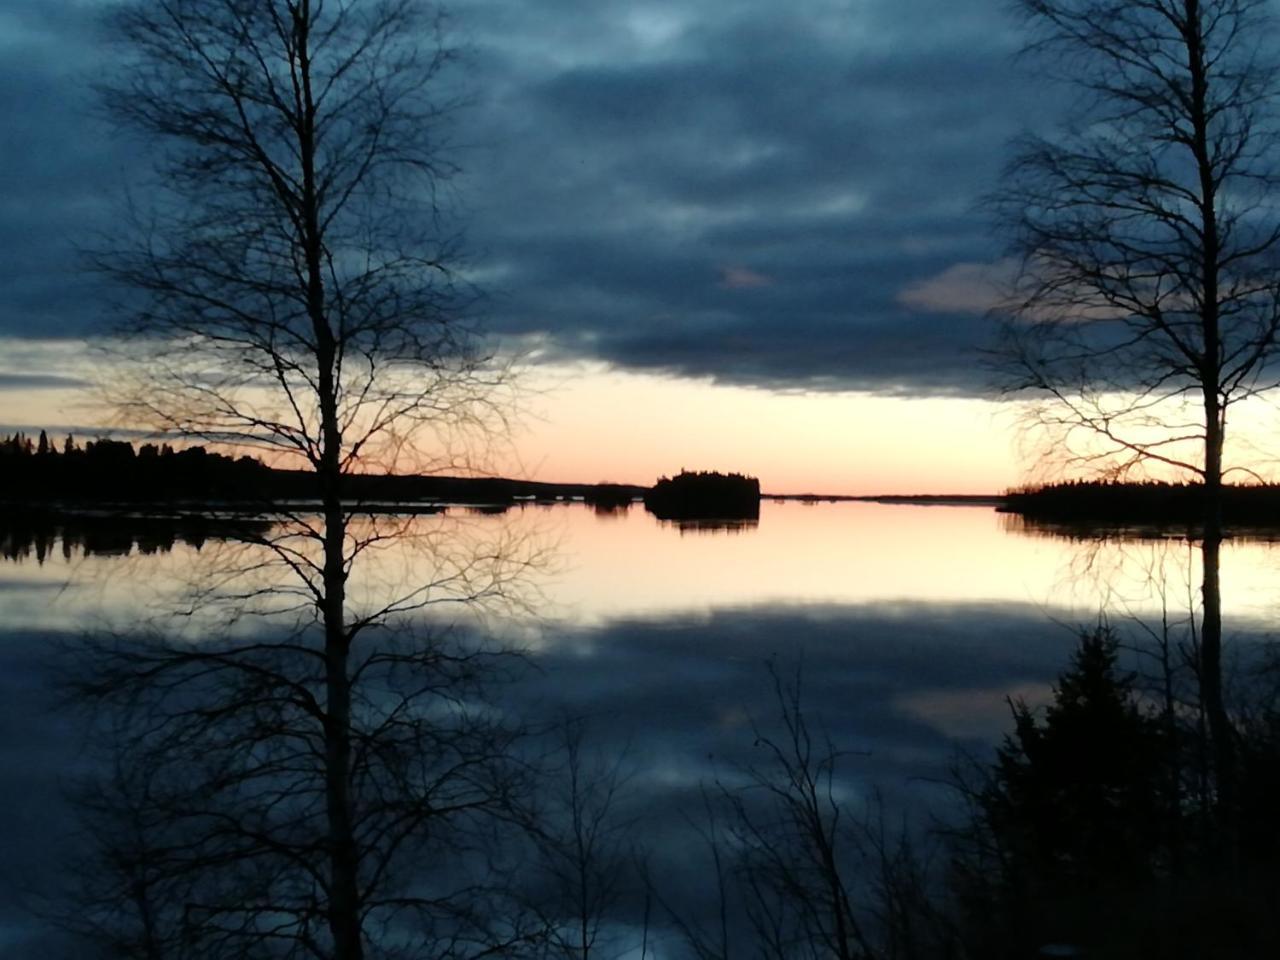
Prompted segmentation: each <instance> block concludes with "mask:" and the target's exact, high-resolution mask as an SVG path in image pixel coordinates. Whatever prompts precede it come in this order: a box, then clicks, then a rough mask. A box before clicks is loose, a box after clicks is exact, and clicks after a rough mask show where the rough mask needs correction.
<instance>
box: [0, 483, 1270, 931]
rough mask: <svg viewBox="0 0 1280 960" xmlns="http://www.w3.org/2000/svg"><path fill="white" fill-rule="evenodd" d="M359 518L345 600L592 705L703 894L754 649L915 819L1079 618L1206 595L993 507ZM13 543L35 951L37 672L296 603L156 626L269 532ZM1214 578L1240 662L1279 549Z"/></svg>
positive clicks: (1034, 688)
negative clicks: (400, 605)
mask: <svg viewBox="0 0 1280 960" xmlns="http://www.w3.org/2000/svg"><path fill="white" fill-rule="evenodd" d="M377 524H382V526H380V527H379V526H377ZM377 524H374V525H373V526H370V525H369V524H367V523H366V524H365V525H364V526H362V525H361V524H359V523H357V524H356V526H355V528H354V529H355V531H356V535H357V536H360V535H362V533H369V532H376V533H379V534H380V536H378V537H369V538H368V549H367V552H366V554H365V555H364V556H362V557H361V558H360V560H359V561H358V562H357V565H356V567H355V569H354V571H353V575H352V585H351V594H352V597H353V598H354V601H353V602H354V603H356V604H357V605H360V604H363V605H365V606H367V607H370V608H374V607H377V606H379V605H381V604H385V603H386V602H389V601H390V600H392V599H394V598H397V597H403V596H405V595H407V594H413V595H414V597H415V600H417V599H420V600H424V601H431V602H430V603H429V604H428V605H426V606H424V607H422V608H420V609H418V608H417V604H416V602H415V604H414V606H415V609H413V610H411V611H409V612H408V613H407V614H406V616H408V617H414V618H419V619H423V620H430V621H431V622H432V623H435V624H437V625H438V624H441V623H443V622H447V621H452V620H455V619H460V620H463V621H465V626H466V628H467V629H469V630H484V631H487V632H488V633H491V634H492V635H495V636H498V637H501V638H503V640H504V642H508V643H511V644H516V645H519V646H520V647H521V648H522V649H524V650H526V651H527V657H528V664H529V669H527V670H525V671H524V672H523V673H522V675H521V678H520V679H519V680H517V681H514V682H512V683H511V684H508V685H507V686H506V687H504V690H503V693H502V695H501V701H502V703H503V705H504V708H505V709H507V710H509V711H511V712H512V713H513V714H517V715H523V716H527V717H529V718H537V719H539V720H541V719H545V718H548V717H553V716H558V715H566V714H567V715H572V716H575V717H583V718H585V719H586V722H587V738H588V742H589V743H590V744H591V747H592V749H593V751H596V752H597V753H599V754H600V755H602V756H607V757H618V756H622V757H625V763H626V764H627V767H628V770H629V772H630V773H631V774H632V777H633V780H632V782H633V785H634V791H633V792H634V795H635V797H636V798H637V799H636V801H635V808H636V810H637V811H642V820H643V824H644V826H643V832H644V834H645V835H646V837H648V838H649V841H650V843H651V844H652V845H653V846H654V847H655V849H656V850H657V853H656V854H655V856H656V857H657V860H658V862H659V863H661V864H665V866H664V867H663V869H664V870H667V871H668V873H669V875H670V877H671V878H672V879H671V881H670V882H671V883H672V885H673V888H675V889H680V890H686V888H687V890H686V894H687V895H688V896H689V897H693V898H695V899H696V896H697V895H698V894H697V883H696V882H695V881H694V879H693V878H695V877H696V876H697V875H698V873H697V871H698V870H699V869H700V868H699V867H697V866H696V865H695V864H694V863H693V862H692V861H691V860H689V862H686V859H687V858H689V857H692V854H688V853H687V852H686V851H687V847H688V843H687V817H688V814H689V811H690V810H691V809H694V808H695V807H696V804H697V801H698V796H699V790H700V788H701V786H703V785H705V784H708V783H710V782H712V781H713V780H715V779H716V778H721V779H730V780H731V779H732V778H733V777H734V776H735V775H736V772H737V771H741V770H742V769H743V767H744V766H745V765H750V764H752V763H753V762H755V759H757V754H756V753H754V752H753V751H754V750H755V749H756V748H755V739H756V731H757V730H762V731H765V732H768V731H769V730H770V729H771V725H772V724H773V723H774V722H775V720H776V717H777V713H778V708H777V704H776V701H775V699H774V696H773V692H772V681H771V678H770V673H769V671H768V669H767V664H769V663H771V662H772V663H773V664H775V669H776V670H777V672H778V673H779V675H780V676H782V677H783V678H784V679H787V680H788V681H789V680H790V679H791V678H795V677H798V678H799V681H800V685H801V689H802V697H803V701H802V702H803V706H804V710H805V713H806V716H808V717H809V718H810V719H811V722H812V723H813V725H814V726H815V728H821V729H823V730H825V731H826V732H827V733H828V734H829V735H830V737H831V738H832V741H833V742H834V743H835V744H837V745H838V746H839V747H840V748H842V749H845V750H848V751H850V752H851V754H852V755H851V756H849V757H848V758H846V760H845V762H844V764H843V766H842V781H841V782H842V784H843V785H844V786H845V787H846V788H847V789H848V790H850V791H852V792H853V793H855V794H857V795H859V796H865V797H870V796H871V795H872V794H873V793H875V794H878V795H881V796H883V797H884V798H885V799H884V802H885V804H886V805H887V807H888V809H889V810H890V811H891V812H892V813H893V814H895V815H898V814H901V815H903V816H906V817H921V816H924V814H925V813H928V812H934V811H936V810H937V809H939V808H940V807H943V808H945V806H946V804H947V802H948V800H947V796H948V791H947V789H946V788H945V787H943V786H941V785H940V781H941V780H943V779H945V777H946V776H947V771H948V768H949V766H950V765H951V764H952V763H953V762H954V761H955V759H956V757H957V756H958V755H959V754H960V753H961V752H965V753H968V754H971V755H975V756H979V757H981V756H987V755H988V754H989V751H990V749H991V748H992V746H993V745H994V744H995V743H996V742H998V740H999V738H1000V736H1001V735H1002V733H1003V732H1005V731H1006V730H1008V729H1009V726H1010V722H1009V707H1008V704H1007V702H1006V701H1007V698H1009V697H1022V698H1025V699H1026V700H1028V701H1029V702H1031V703H1041V702H1044V701H1045V700H1046V698H1047V697H1048V696H1049V693H1050V685H1051V684H1052V682H1053V679H1054V677H1055V676H1056V674H1057V673H1058V672H1059V671H1060V670H1061V669H1062V667H1063V666H1064V664H1065V663H1066V661H1067V658H1068V657H1069V656H1070V654H1071V652H1072V650H1073V647H1074V643H1075V636H1076V628H1078V627H1079V626H1082V625H1090V624H1095V623H1097V622H1098V619H1099V617H1100V616H1103V615H1105V616H1106V617H1107V618H1108V619H1109V620H1110V622H1112V623H1113V624H1115V625H1117V627H1119V628H1120V629H1121V630H1122V631H1124V633H1125V635H1126V636H1127V637H1129V638H1130V639H1131V640H1132V641H1133V642H1134V643H1135V644H1137V643H1139V641H1141V640H1142V639H1143V637H1144V636H1147V635H1148V634H1147V631H1151V630H1155V631H1157V632H1159V631H1160V630H1161V624H1162V623H1164V622H1167V623H1169V624H1171V627H1170V629H1171V630H1172V631H1173V632H1174V634H1175V637H1177V636H1181V635H1182V634H1181V633H1179V631H1181V630H1182V629H1183V627H1182V621H1184V620H1185V618H1186V616H1187V613H1188V610H1189V609H1192V608H1193V607H1194V606H1195V603H1196V597H1197V594H1198V586H1197V584H1198V579H1199V573H1198V569H1197V555H1196V550H1195V549H1194V547H1193V545H1192V544H1189V543H1188V542H1187V541H1185V540H1181V539H1178V538H1167V539H1147V540H1139V539H1127V540H1119V539H1110V540H1105V539H1098V538H1088V537H1084V538H1081V537H1073V536H1068V535H1045V534H1044V533H1043V532H1036V531H1033V530H1028V529H1026V528H1025V527H1024V526H1023V525H1021V524H1020V523H1019V522H1018V521H1017V520H1016V519H1014V518H1011V517H1009V516H1006V515H1002V514H999V513H997V512H996V511H995V510H993V509H991V508H989V507H977V506H935V505H931V506H914V505H882V504H875V503H860V502H858V503H855V502H842V503H817V504H808V503H799V502H774V501H765V502H764V503H762V505H761V515H760V519H759V522H758V523H757V524H751V525H737V526H734V527H731V528H712V529H708V528H704V527H697V526H685V527H681V526H680V525H677V524H670V523H663V522H659V521H657V520H655V519H654V518H653V517H652V516H651V515H649V514H647V513H646V512H645V511H644V510H643V508H642V507H641V506H640V505H634V506H633V507H632V508H631V509H630V510H626V511H621V512H617V513H598V512H596V511H594V510H592V509H591V508H590V507H587V506H586V505H583V504H579V503H574V504H569V503H566V504H558V505H554V506H533V505H528V506H522V507H516V508H513V509H510V510H507V511H505V512H502V513H485V512H483V511H476V510H473V509H467V508H462V507H450V508H449V509H448V510H447V511H446V512H445V513H443V514H438V515H425V516H416V517H401V518H393V519H389V520H381V521H377ZM122 531H123V532H122ZM4 538H5V539H4V543H3V550H2V551H0V553H2V554H3V556H4V557H5V558H6V559H4V560H0V657H2V658H3V664H2V666H0V684H2V685H3V687H2V689H0V733H2V734H3V736H2V737H0V751H2V753H0V764H2V767H3V776H2V777H0V838H2V839H3V845H4V851H5V856H4V858H3V859H4V863H3V867H2V868H0V869H3V878H2V879H3V884H4V887H5V890H3V891H0V894H2V895H3V897H4V901H5V903H6V904H7V906H6V907H5V908H3V909H4V914H3V916H2V917H0V920H3V922H4V924H5V926H4V928H3V929H5V930H7V931H8V934H7V936H8V937H9V939H10V942H12V943H15V944H26V945H31V944H35V943H39V942H40V940H39V938H40V937H41V936H42V934H41V933H40V932H39V931H38V930H37V929H36V928H35V927H33V926H32V925H31V924H30V923H29V922H28V921H27V920H25V919H23V915H22V914H21V913H20V912H18V910H17V908H16V907H15V906H14V904H15V902H16V895H15V893H14V891H17V890H19V889H21V888H22V887H23V886H24V885H25V884H26V882H27V881H28V880H30V879H31V878H33V877H39V876H41V875H42V874H46V873H47V872H48V871H50V870H56V869H57V866H56V859H53V860H51V856H52V854H51V851H54V852H56V851H57V850H58V844H57V838H58V836H59V834H60V833H61V832H62V831H63V830H64V828H65V823H66V821H65V818H66V815H67V814H66V808H65V806H64V804H63V803H62V800H61V798H60V789H59V784H60V781H61V780H62V779H63V778H64V777H65V776H66V775H67V774H68V773H69V772H71V771H74V770H75V769H77V767H78V765H79V764H80V763H81V759H80V755H79V752H78V744H79V732H78V731H77V729H76V728H75V725H74V724H73V723H71V722H70V721H69V720H68V719H67V718H66V717H65V715H64V713H63V712H62V711H61V710H60V708H59V705H58V703H57V700H56V697H55V695H54V693H53V692H52V689H51V687H50V684H49V676H50V670H51V668H54V667H56V666H57V665H58V663H57V660H58V657H59V655H60V653H59V651H60V650H61V649H62V647H61V646H60V644H61V642H62V641H64V640H66V639H68V638H74V637H75V636H77V635H78V634H81V633H83V632H86V631H88V632H99V631H107V630H115V631H121V632H128V631H131V630H135V629H137V628H138V626H139V624H147V625H149V626H154V625H156V624H164V625H165V628H166V629H169V628H170V626H172V629H175V630H181V631H184V632H186V633H189V634H191V635H192V638H193V640H198V638H199V635H200V634H201V632H202V631H213V630H226V629H233V630H234V629H242V630H262V629H263V626H262V625H263V624H264V623H271V622H273V621H278V622H286V621H288V622H292V621H291V618H296V616H297V614H296V613H295V612H291V611H289V610H286V609H284V607H285V606H287V604H281V603H280V602H279V595H278V593H277V592H275V591H273V592H271V603H274V604H275V606H274V607H273V606H271V603H268V604H267V605H266V606H265V607H264V606H262V605H260V604H258V603H257V600H256V599H255V601H254V602H253V603H248V602H246V603H245V604H242V605H241V607H240V612H241V613H242V615H243V616H242V619H240V620H237V621H235V622H234V623H229V621H228V618H226V616H225V611H224V612H220V613H219V614H217V615H216V616H213V617H204V618H202V617H201V616H195V617H185V618H182V619H181V620H180V621H173V620H171V619H168V618H167V616H168V615H167V611H172V609H173V608H174V605H175V603H177V602H178V601H179V600H180V599H181V598H182V597H183V596H185V595H186V594H185V591H188V590H189V589H191V588H192V587H193V586H195V587H199V588H202V589H203V588H208V587H210V586H214V587H216V588H219V589H223V590H224V591H225V592H235V590H236V586H235V583H234V582H230V581H228V582H215V581H213V580H212V579H211V578H213V577H215V576H217V575H218V574H217V571H219V570H225V569H227V566H228V558H229V557H231V558H234V561H235V562H236V563H239V564H241V565H242V566H244V567H245V568H247V567H249V566H253V557H254V553H253V551H254V550H258V549H260V548H255V547H243V546H238V545H237V546H232V545H228V544H225V543H223V542H222V541H220V540H219V539H218V538H217V537H211V536H208V535H207V534H201V535H199V536H197V535H193V534H189V533H184V532H182V531H178V532H177V533H175V532H174V531H164V530H161V531H156V530H154V529H153V530H149V531H148V532H146V533H145V535H143V534H137V535H135V534H131V533H129V532H128V530H127V529H126V528H120V529H113V530H112V531H111V532H110V533H109V534H108V533H107V532H104V531H103V530H100V529H99V530H90V531H88V532H85V531H84V530H73V529H65V530H56V529H55V530H43V531H40V532H38V533H37V534H32V533H31V532H30V531H27V532H23V533H21V534H18V533H15V532H13V531H8V532H7V533H5V534H4ZM477 545H478V546H479V549H478V551H477V549H476V548H477ZM476 556H484V557H494V556H500V557H502V558H503V564H504V566H503V568H502V570H501V571H500V576H501V578H502V579H501V584H502V589H501V590H498V591H495V592H493V593H492V594H490V595H488V596H487V599H486V602H485V603H484V604H483V605H482V606H483V609H480V610H475V609H473V608H472V607H470V606H466V605H457V604H455V603H452V602H451V600H452V598H453V593H452V592H451V591H453V590H455V589H456V587H457V585H458V582H459V581H458V580H457V578H458V577H464V578H467V584H468V586H469V588H471V589H478V588H481V587H483V585H484V584H485V583H488V582H490V581H488V580H486V577H491V576H492V575H493V573H494V571H493V570H492V569H491V568H489V567H485V566H484V565H483V564H479V565H477V562H476V560H475V558H476ZM258 575H260V574H258ZM274 575H275V574H272V576H274ZM279 582H280V583H290V582H292V581H289V580H286V579H282V580H280V581H279ZM428 583H435V584H436V585H435V586H433V587H432V589H431V590H430V591H429V592H426V593H421V594H418V593H415V591H419V590H421V589H422V588H423V585H425V584H428ZM1222 583H1223V606H1224V611H1225V618H1224V619H1225V624H1226V635H1227V637H1228V638H1229V647H1228V658H1229V659H1231V658H1232V657H1233V656H1234V657H1237V658H1245V659H1247V657H1248V654H1249V652H1250V651H1251V650H1253V649H1256V644H1257V643H1258V642H1259V641H1261V640H1263V639H1266V638H1268V637H1269V635H1270V632H1271V625H1272V624H1273V623H1274V622H1275V621H1276V619H1277V613H1278V612H1280V611H1278V609H1277V604H1278V603H1280V591H1278V590H1277V587H1276V585H1277V584H1278V583H1280V551H1277V549H1276V547H1275V545H1273V544H1271V543H1268V542H1265V541H1258V540H1250V541H1230V542H1228V543H1227V545H1226V546H1225V547H1224V549H1223V556H1222ZM481 592H485V591H484V590H481ZM250 608H252V609H250ZM1129 659H1130V663H1131V665H1132V667H1133V668H1134V669H1138V670H1143V669H1146V667H1147V666H1149V664H1148V662H1147V661H1146V660H1145V659H1144V658H1143V657H1142V656H1140V655H1137V654H1130V655H1129ZM637 816H641V814H640V813H637ZM682 830H683V831H685V833H683V834H682ZM681 836H684V837H685V839H684V840H681V839H680V838H681ZM3 942H4V941H3V940H0V945H3Z"/></svg>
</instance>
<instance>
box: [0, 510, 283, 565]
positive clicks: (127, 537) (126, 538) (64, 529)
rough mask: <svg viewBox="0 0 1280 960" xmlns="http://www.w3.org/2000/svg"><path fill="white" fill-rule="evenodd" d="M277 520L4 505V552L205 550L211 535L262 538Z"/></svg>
mask: <svg viewBox="0 0 1280 960" xmlns="http://www.w3.org/2000/svg"><path fill="white" fill-rule="evenodd" d="M270 528H271V523H270V522H268V521H266V520H263V519H260V518H252V517H247V516H234V515H209V514H203V513H200V514H186V513H173V514H138V513H133V514H127V513H123V514H114V513H102V512H84V513H55V512H42V511H35V512H30V511H29V512H25V513H16V512H13V511H9V510H5V511H0V557H3V558H4V559H5V560H11V561H15V562H22V561H27V560H30V559H33V558H34V559H35V561H36V563H37V564H43V563H44V562H45V561H46V560H49V559H51V558H53V557H54V556H55V555H56V554H61V556H62V558H63V559H64V560H70V559H72V558H73V557H75V556H95V557H127V556H130V555H131V554H133V553H135V552H136V553H139V554H143V555H150V554H157V553H169V552H170V551H171V550H173V548H174V547H175V546H176V545H178V544H182V545H184V546H189V547H194V548H195V549H196V550H199V549H200V548H201V547H203V546H204V544H205V543H206V542H207V541H209V540H229V539H246V538H250V539H252V538H260V537H262V536H263V535H264V534H265V533H266V532H267V531H268V530H269V529H270Z"/></svg>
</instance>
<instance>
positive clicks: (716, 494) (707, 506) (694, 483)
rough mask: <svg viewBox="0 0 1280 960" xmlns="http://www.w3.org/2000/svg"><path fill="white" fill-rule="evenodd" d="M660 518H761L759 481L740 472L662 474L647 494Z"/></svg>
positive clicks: (650, 508)
mask: <svg viewBox="0 0 1280 960" xmlns="http://www.w3.org/2000/svg"><path fill="white" fill-rule="evenodd" d="M644 505H645V509H647V510H648V511H649V512H650V513H652V514H653V515H654V516H655V517H657V518H658V519H659V520H693V521H708V520H710V521H718V522H724V521H742V520H757V521H758V520H759V519H760V481H759V480H757V479H756V478H755V477H746V476H743V475H742V474H740V473H727V474H726V473H714V472H710V471H707V472H701V473H687V472H681V473H679V474H677V475H676V476H674V477H662V478H660V479H659V480H658V482H657V483H655V484H654V485H653V487H651V488H650V490H649V492H648V493H646V494H645V497H644Z"/></svg>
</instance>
